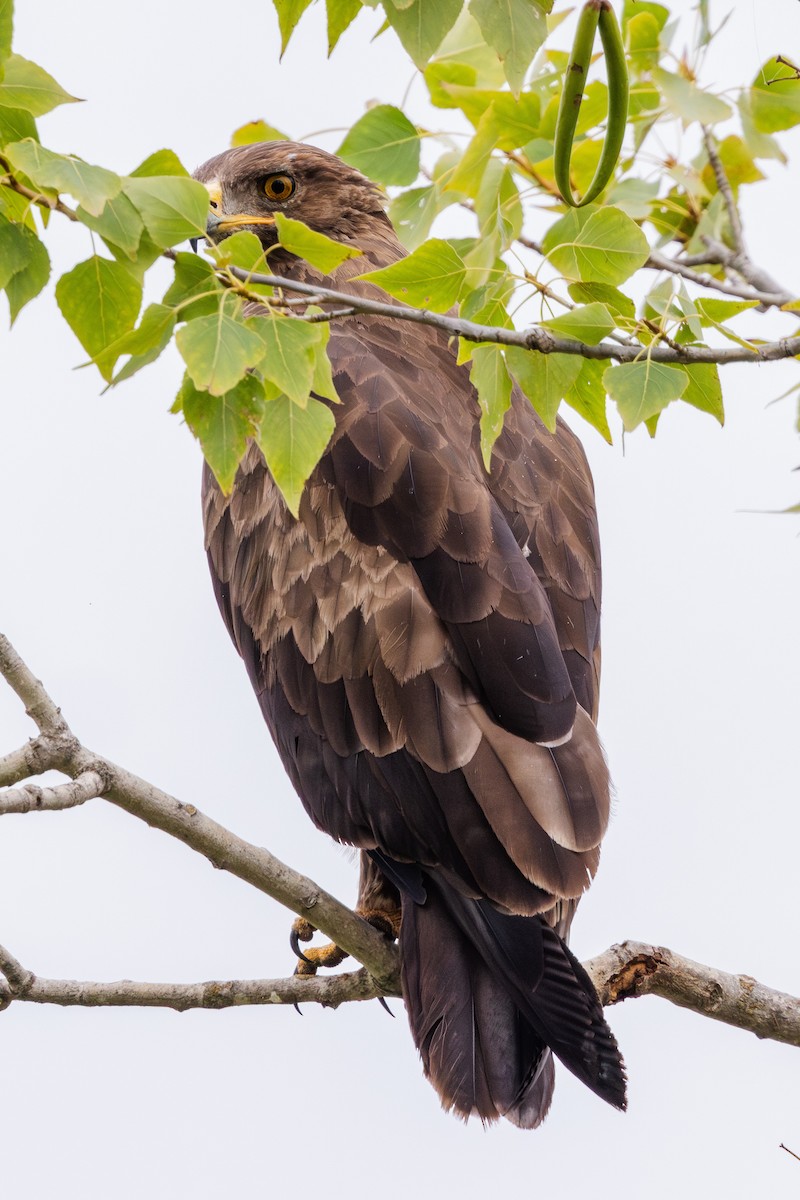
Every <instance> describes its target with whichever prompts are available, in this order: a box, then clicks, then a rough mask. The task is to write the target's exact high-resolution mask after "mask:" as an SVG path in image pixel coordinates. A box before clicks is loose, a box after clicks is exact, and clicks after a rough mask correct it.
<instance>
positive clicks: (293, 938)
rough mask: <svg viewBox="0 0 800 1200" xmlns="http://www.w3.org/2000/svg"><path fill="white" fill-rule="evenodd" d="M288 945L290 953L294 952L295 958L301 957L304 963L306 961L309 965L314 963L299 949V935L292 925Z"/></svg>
mask: <svg viewBox="0 0 800 1200" xmlns="http://www.w3.org/2000/svg"><path fill="white" fill-rule="evenodd" d="M289 945H290V946H291V948H292V953H293V954H295V955H296V956H297V958H299V959H301V960H302V961H303V962H304V963H308V965H309V966H310V967H312V966H313V965H314V964H313V963H312V961H311V959H310V958H306V956H305V954H303V951H302V950H301V949H300V935H299V933H298V932H297V930H296V929H295V928H294V926H292V932H291V933H290V934H289Z"/></svg>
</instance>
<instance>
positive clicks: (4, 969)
mask: <svg viewBox="0 0 800 1200" xmlns="http://www.w3.org/2000/svg"><path fill="white" fill-rule="evenodd" d="M0 973H2V974H3V975H4V976H5V978H6V980H7V981H8V989H7V990H8V993H9V995H10V996H11V998H12V999H14V998H15V997H16V996H24V995H25V993H26V992H27V990H28V988H29V987H30V985H31V983H32V981H33V978H34V977H33V975H32V974H31V972H30V971H26V970H25V968H24V967H23V965H22V963H21V962H17V960H16V958H14V955H13V954H12V953H11V951H10V950H6V948H5V946H0Z"/></svg>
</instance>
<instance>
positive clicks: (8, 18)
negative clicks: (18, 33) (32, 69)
mask: <svg viewBox="0 0 800 1200" xmlns="http://www.w3.org/2000/svg"><path fill="white" fill-rule="evenodd" d="M13 33H14V0H0V63H2V62H4V61H5V60H6V59H7V58H8V56H9V54H10V53H11V38H12V36H13Z"/></svg>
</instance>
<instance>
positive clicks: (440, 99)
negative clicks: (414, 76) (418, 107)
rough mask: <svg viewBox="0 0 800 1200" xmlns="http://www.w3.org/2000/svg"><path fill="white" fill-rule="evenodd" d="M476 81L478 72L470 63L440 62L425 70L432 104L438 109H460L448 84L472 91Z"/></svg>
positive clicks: (430, 65) (431, 64)
mask: <svg viewBox="0 0 800 1200" xmlns="http://www.w3.org/2000/svg"><path fill="white" fill-rule="evenodd" d="M476 80H477V72H476V71H475V68H474V67H471V66H470V65H469V64H468V63H462V62H441V61H440V62H433V63H430V64H429V65H428V66H427V67H426V68H425V83H426V84H427V85H428V92H429V93H430V98H431V104H433V105H434V106H435V107H436V108H459V107H460V105H459V103H458V101H457V100H456V99H455V98H454V97H453V94H452V91H451V89H450V87H448V86H447V84H455V85H456V86H457V87H464V88H470V89H472V88H474V87H475V82H476Z"/></svg>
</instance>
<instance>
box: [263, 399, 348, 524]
mask: <svg viewBox="0 0 800 1200" xmlns="http://www.w3.org/2000/svg"><path fill="white" fill-rule="evenodd" d="M335 424H336V422H335V420H334V417H333V413H332V412H331V410H330V409H329V408H328V407H327V406H326V405H325V404H322V403H321V402H320V401H319V400H313V399H309V401H308V403H307V405H306V406H305V408H300V407H299V405H297V404H293V403H292V401H291V400H290V399H289V397H288V396H278V397H277V398H276V399H274V400H268V401H267V403H266V406H265V409H264V416H263V419H262V421H261V428H260V430H259V434H258V444H259V446H260V447H261V451H262V453H263V455H264V457H265V459H266V460H267V466H268V467H269V469H270V471H271V473H272V478H273V479H274V480H275V482H276V484H277V485H278V487H279V488H280V491H281V493H282V495H283V498H284V500H285V501H286V503H287V505H288V507H289V510H290V512H292V513H293V514H294V515H295V516H297V515H298V514H299V511H300V500H301V497H302V495H303V489H304V487H305V485H306V482H307V481H308V478H309V476H310V475H311V473H312V471H313V470H314V468H315V467H316V465H317V463H318V462H319V460H320V459H321V458H322V456H323V454H324V453H325V450H326V448H327V445H328V442H329V441H330V439H331V434H332V433H333V430H334V428H335Z"/></svg>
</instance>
